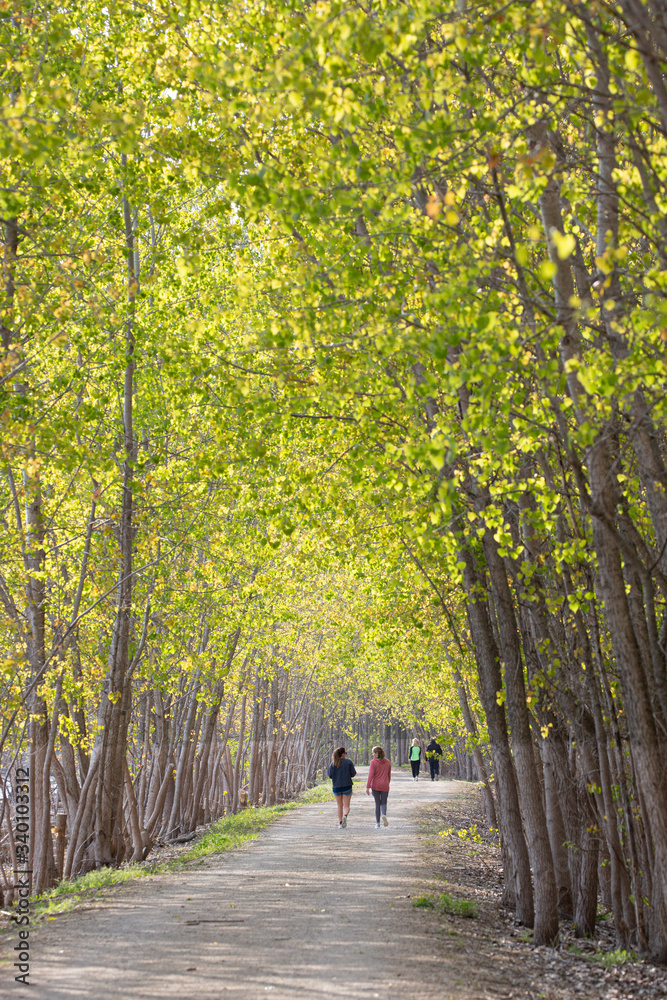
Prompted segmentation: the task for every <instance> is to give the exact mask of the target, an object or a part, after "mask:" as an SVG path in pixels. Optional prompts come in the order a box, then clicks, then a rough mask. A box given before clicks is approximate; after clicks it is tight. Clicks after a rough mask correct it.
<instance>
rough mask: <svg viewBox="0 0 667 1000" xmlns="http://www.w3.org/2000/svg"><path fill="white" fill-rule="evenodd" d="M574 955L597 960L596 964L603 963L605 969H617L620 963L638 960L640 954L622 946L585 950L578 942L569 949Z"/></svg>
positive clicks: (593, 960) (625, 963)
mask: <svg viewBox="0 0 667 1000" xmlns="http://www.w3.org/2000/svg"><path fill="white" fill-rule="evenodd" d="M567 950H568V951H569V952H570V953H571V954H573V955H579V957H580V958H586V959H588V961H589V962H595V964H596V965H601V966H603V968H605V969H615V968H616V967H617V966H619V965H627V964H628V962H638V961H639V956H638V955H637V953H636V952H634V951H624V950H623V949H622V948H617V949H616V951H602V950H601V949H600V948H597V949H596V950H595V951H593V952H590V951H584V950H583V949H582V948H580V947H579V946H578V945H576V944H571V945H569V946H568V949H567Z"/></svg>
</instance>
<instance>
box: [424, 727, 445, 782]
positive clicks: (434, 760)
mask: <svg viewBox="0 0 667 1000" xmlns="http://www.w3.org/2000/svg"><path fill="white" fill-rule="evenodd" d="M441 757H442V747H441V746H440V744H439V743H438V742H437V740H436V738H435V736H432V737H431V742H430V743H429V745H428V746H427V747H426V759H427V760H428V766H429V767H430V769H431V781H440V758H441Z"/></svg>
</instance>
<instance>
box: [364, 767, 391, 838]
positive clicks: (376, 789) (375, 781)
mask: <svg viewBox="0 0 667 1000" xmlns="http://www.w3.org/2000/svg"><path fill="white" fill-rule="evenodd" d="M390 784H391V762H390V761H389V760H387V758H386V757H385V755H384V750H383V748H382V747H373V759H372V760H371V766H370V767H369V768H368V780H367V781H366V795H370V794H371V792H372V793H373V798H374V799H375V829H376V830H379V829H380V818H382V823H383V825H384V826H389V820H388V819H387V796H388V795H389V785H390Z"/></svg>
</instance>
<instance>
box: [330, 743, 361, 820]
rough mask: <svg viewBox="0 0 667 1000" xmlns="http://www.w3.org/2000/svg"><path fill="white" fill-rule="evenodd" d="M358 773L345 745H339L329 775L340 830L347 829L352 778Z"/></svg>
mask: <svg viewBox="0 0 667 1000" xmlns="http://www.w3.org/2000/svg"><path fill="white" fill-rule="evenodd" d="M356 773H357V769H356V767H355V766H354V764H353V763H352V761H351V760H348V759H347V757H346V755H345V747H338V749H337V750H334V753H333V758H332V761H331V764H330V765H329V777H330V778H331V782H332V784H333V793H334V795H335V796H336V805H337V806H338V829H339V830H341V829H345V827H346V826H347V816H348V813H349V811H350V799H351V798H352V779H353V777H354V776H355V774H356Z"/></svg>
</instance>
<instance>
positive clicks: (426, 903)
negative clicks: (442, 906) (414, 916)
mask: <svg viewBox="0 0 667 1000" xmlns="http://www.w3.org/2000/svg"><path fill="white" fill-rule="evenodd" d="M412 905H413V906H414V907H416V908H417V909H418V910H432V909H433V907H434V906H435V900H434V899H433V896H417V898H416V899H413V900H412Z"/></svg>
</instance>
